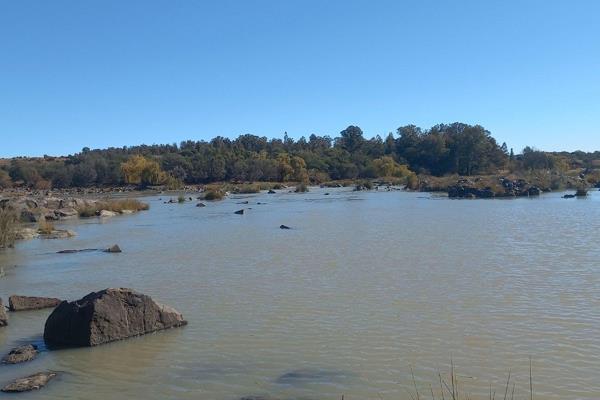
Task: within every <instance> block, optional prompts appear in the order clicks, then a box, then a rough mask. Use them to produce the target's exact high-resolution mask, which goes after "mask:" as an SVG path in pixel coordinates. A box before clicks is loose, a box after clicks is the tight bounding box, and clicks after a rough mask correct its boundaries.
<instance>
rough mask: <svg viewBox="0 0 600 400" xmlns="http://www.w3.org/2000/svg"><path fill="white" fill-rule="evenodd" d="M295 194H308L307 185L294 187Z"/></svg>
mask: <svg viewBox="0 0 600 400" xmlns="http://www.w3.org/2000/svg"><path fill="white" fill-rule="evenodd" d="M295 192H296V193H305V192H308V185H307V184H306V183H300V184H298V186H296V190H295Z"/></svg>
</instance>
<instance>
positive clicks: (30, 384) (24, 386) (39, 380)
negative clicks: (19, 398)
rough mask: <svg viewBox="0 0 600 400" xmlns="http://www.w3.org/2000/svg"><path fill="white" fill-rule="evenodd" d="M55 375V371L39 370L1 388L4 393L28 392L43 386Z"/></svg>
mask: <svg viewBox="0 0 600 400" xmlns="http://www.w3.org/2000/svg"><path fill="white" fill-rule="evenodd" d="M55 377H56V372H39V373H37V374H35V375H30V376H28V377H25V378H20V379H17V380H15V381H13V382H12V383H9V384H8V385H6V386H4V387H3V388H2V391H3V392H5V393H20V392H30V391H32V390H38V389H41V388H43V387H44V386H46V385H47V384H48V382H50V381H51V380H52V379H53V378H55Z"/></svg>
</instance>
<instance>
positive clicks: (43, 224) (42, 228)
mask: <svg viewBox="0 0 600 400" xmlns="http://www.w3.org/2000/svg"><path fill="white" fill-rule="evenodd" d="M52 231H54V224H53V223H52V222H51V221H48V220H47V219H46V218H44V217H43V216H42V218H40V220H39V222H38V232H39V233H40V234H42V235H49V234H51V233H52Z"/></svg>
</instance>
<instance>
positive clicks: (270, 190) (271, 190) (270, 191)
mask: <svg viewBox="0 0 600 400" xmlns="http://www.w3.org/2000/svg"><path fill="white" fill-rule="evenodd" d="M267 193H268V194H275V193H277V192H276V191H274V190H273V189H269V191H268V192H267Z"/></svg>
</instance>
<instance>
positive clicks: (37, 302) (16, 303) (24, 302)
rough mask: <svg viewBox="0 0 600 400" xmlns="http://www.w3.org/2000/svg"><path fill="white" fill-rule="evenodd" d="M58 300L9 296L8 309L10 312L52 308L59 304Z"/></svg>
mask: <svg viewBox="0 0 600 400" xmlns="http://www.w3.org/2000/svg"><path fill="white" fill-rule="evenodd" d="M60 301H61V300H60V299H55V298H49V297H29V296H10V297H9V298H8V309H9V310H10V311H26V310H41V309H42V308H52V307H56V306H57V305H59V304H60Z"/></svg>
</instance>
